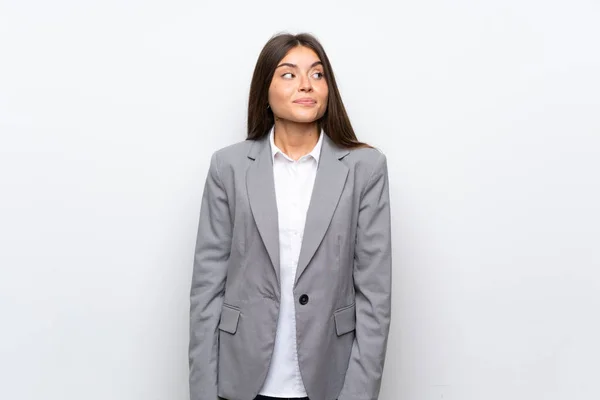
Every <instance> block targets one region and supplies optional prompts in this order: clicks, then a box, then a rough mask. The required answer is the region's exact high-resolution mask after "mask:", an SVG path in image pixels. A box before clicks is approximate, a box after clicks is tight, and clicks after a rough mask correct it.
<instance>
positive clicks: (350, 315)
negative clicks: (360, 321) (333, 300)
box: [333, 303, 356, 336]
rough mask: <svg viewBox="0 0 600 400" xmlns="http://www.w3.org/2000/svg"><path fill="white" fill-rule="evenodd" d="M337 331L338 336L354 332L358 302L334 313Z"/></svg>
mask: <svg viewBox="0 0 600 400" xmlns="http://www.w3.org/2000/svg"><path fill="white" fill-rule="evenodd" d="M333 318H334V319H335V331H336V333H337V335H338V336H342V335H343V334H345V333H348V332H352V331H353V330H354V329H355V328H356V303H354V304H352V305H350V306H347V307H344V308H341V309H339V310H337V311H336V312H334V313H333Z"/></svg>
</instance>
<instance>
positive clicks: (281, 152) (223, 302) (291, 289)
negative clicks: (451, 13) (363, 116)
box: [189, 34, 392, 400]
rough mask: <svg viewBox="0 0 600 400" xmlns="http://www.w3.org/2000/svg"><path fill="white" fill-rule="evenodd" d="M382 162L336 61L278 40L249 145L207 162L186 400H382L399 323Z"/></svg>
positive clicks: (312, 42) (293, 40)
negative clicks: (346, 94) (393, 314)
mask: <svg viewBox="0 0 600 400" xmlns="http://www.w3.org/2000/svg"><path fill="white" fill-rule="evenodd" d="M390 230H391V229H390V204H389V189H388V174H387V163H386V157H385V156H384V154H383V153H382V152H380V151H379V150H377V149H375V148H372V147H371V146H368V145H366V144H364V143H362V142H359V141H358V140H357V138H356V135H355V134H354V131H353V129H352V126H351V124H350V121H349V119H348V116H347V114H346V110H345V108H344V105H343V103H342V99H341V97H340V93H339V91H338V88H337V85H336V82H335V78H334V75H333V71H332V68H331V65H330V63H329V59H328V58H327V55H326V54H325V51H324V50H323V47H322V46H321V44H320V43H319V42H318V41H317V40H316V39H315V38H314V37H313V36H311V35H309V34H299V35H291V34H281V35H277V36H274V37H273V38H271V39H270V40H269V41H268V42H267V44H266V45H265V46H264V48H263V50H262V52H261V53H260V56H259V58H258V61H257V63H256V68H255V70H254V76H253V78H252V83H251V87H250V99H249V105H248V136H247V139H246V140H245V141H242V142H239V143H236V144H233V145H230V146H228V147H225V148H223V149H220V150H218V151H216V152H215V153H214V154H213V155H212V158H211V161H210V168H209V172H208V176H207V178H206V184H205V187H204V194H203V197H202V204H201V210H200V223H199V228H198V236H197V243H196V251H195V258H194V270H193V277H192V288H191V324H190V347H189V358H190V391H191V400H216V399H217V398H218V397H221V398H225V399H228V400H252V399H255V398H257V399H262V400H269V399H272V398H286V399H288V398H304V399H306V398H310V400H334V399H339V400H373V399H377V397H378V394H379V387H380V383H381V375H382V372H383V365H384V359H385V350H386V345H387V337H388V331H389V325H390V298H391V266H392V255H391V237H390V236H391V232H390Z"/></svg>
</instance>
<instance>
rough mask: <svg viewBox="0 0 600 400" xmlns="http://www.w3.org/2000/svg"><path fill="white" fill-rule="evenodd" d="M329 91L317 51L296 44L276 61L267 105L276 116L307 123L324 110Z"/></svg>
mask: <svg viewBox="0 0 600 400" xmlns="http://www.w3.org/2000/svg"><path fill="white" fill-rule="evenodd" d="M328 94H329V89H328V87H327V82H326V81H325V76H324V74H323V66H322V65H321V60H320V59H319V57H318V56H317V53H315V52H314V51H313V50H311V49H309V48H308V47H304V46H296V47H294V48H293V49H291V50H290V51H289V52H288V53H287V54H286V55H285V57H283V59H282V60H281V61H280V62H279V63H278V64H277V68H276V69H275V74H274V75H273V80H272V81H271V86H269V105H270V106H271V110H272V111H273V114H274V115H275V117H277V118H281V119H285V120H288V121H293V122H299V123H310V122H314V121H316V120H318V119H319V118H321V117H322V116H323V114H325V110H326V109H327V96H328Z"/></svg>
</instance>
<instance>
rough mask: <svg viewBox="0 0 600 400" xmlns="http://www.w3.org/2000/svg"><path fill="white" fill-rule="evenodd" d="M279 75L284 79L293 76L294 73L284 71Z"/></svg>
mask: <svg viewBox="0 0 600 400" xmlns="http://www.w3.org/2000/svg"><path fill="white" fill-rule="evenodd" d="M281 77H282V78H285V79H290V78H293V77H294V74H292V73H291V72H286V73H285V74H283V75H281Z"/></svg>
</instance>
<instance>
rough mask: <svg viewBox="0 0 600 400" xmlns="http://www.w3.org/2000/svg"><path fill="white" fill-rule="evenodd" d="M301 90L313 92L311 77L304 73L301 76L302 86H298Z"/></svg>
mask: <svg viewBox="0 0 600 400" xmlns="http://www.w3.org/2000/svg"><path fill="white" fill-rule="evenodd" d="M298 90H299V91H300V92H311V91H312V84H311V82H310V78H309V77H308V76H305V75H302V77H301V78H300V87H299V88H298Z"/></svg>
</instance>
